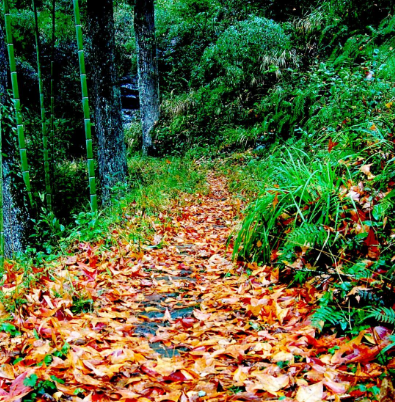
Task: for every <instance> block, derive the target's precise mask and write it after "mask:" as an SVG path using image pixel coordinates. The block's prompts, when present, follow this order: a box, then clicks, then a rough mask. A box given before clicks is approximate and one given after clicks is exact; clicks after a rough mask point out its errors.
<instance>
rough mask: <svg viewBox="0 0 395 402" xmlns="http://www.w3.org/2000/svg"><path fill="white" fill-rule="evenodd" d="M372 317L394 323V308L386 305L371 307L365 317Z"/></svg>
mask: <svg viewBox="0 0 395 402" xmlns="http://www.w3.org/2000/svg"><path fill="white" fill-rule="evenodd" d="M368 318H374V319H375V320H376V321H379V322H384V323H386V324H391V325H395V310H394V309H392V308H387V307H372V309H371V311H370V314H369V315H367V316H366V319H368Z"/></svg>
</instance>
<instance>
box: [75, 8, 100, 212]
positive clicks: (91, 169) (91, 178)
mask: <svg viewBox="0 0 395 402" xmlns="http://www.w3.org/2000/svg"><path fill="white" fill-rule="evenodd" d="M73 5H74V19H75V30H76V36H77V47H78V61H79V66H80V79H81V91H82V109H83V111H84V127H85V140H86V153H87V165H88V184H89V193H90V204H91V209H92V211H97V195H96V177H95V165H94V160H93V146H92V128H91V118H90V111H89V97H88V84H87V78H86V70H85V56H84V47H83V40H82V26H81V18H80V8H79V4H78V0H73Z"/></svg>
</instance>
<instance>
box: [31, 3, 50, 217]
mask: <svg viewBox="0 0 395 402" xmlns="http://www.w3.org/2000/svg"><path fill="white" fill-rule="evenodd" d="M33 12H34V25H35V27H34V28H35V29H34V36H35V39H36V53H37V73H38V88H39V92H40V109H41V127H42V141H43V153H44V180H45V199H46V201H47V208H48V210H49V211H52V189H51V176H50V169H49V151H48V135H47V119H46V116H45V104H44V85H43V78H42V73H41V61H40V33H39V30H38V15H37V6H36V1H35V0H33Z"/></svg>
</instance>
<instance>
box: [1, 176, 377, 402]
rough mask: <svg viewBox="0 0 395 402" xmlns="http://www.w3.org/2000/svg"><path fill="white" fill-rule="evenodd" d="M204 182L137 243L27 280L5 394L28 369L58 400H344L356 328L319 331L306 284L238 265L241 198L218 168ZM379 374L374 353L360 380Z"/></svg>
mask: <svg viewBox="0 0 395 402" xmlns="http://www.w3.org/2000/svg"><path fill="white" fill-rule="evenodd" d="M209 184H210V191H209V194H208V195H202V196H200V197H196V196H189V198H188V196H186V199H185V200H184V202H183V203H182V204H183V206H181V207H174V209H173V210H171V211H169V213H168V214H163V215H161V216H160V223H159V222H158V223H156V224H155V231H156V234H155V236H154V239H153V244H152V245H150V246H145V247H143V249H142V251H140V252H136V251H133V250H131V249H130V247H129V246H128V245H127V244H125V245H124V246H123V245H122V242H121V241H120V242H119V243H120V246H119V247H118V248H116V247H114V248H113V249H112V251H111V252H103V251H101V248H100V245H97V246H91V245H88V244H84V245H81V253H80V254H78V255H77V256H75V257H69V258H68V259H67V260H65V261H64V264H63V266H62V267H61V268H59V270H58V272H57V273H56V275H57V277H56V278H50V277H44V278H43V279H42V284H43V285H44V287H43V288H41V289H32V292H31V293H30V294H29V295H28V296H27V300H28V303H27V305H25V306H23V307H22V308H21V310H20V311H19V314H18V315H16V317H19V318H17V319H16V320H15V323H16V325H17V327H18V330H19V331H20V332H21V334H16V336H11V335H10V334H8V333H1V334H0V348H1V349H0V350H1V354H0V396H1V395H3V399H4V401H9V402H12V401H14V400H18V399H20V398H21V396H23V395H26V394H27V393H29V392H31V390H32V388H31V386H32V385H30V386H29V384H31V382H30V383H29V382H28V383H26V382H25V383H23V381H25V379H26V378H30V379H31V378H32V375H36V376H37V378H38V380H37V384H38V381H44V380H48V381H54V382H56V386H57V392H54V391H52V392H51V390H50V389H49V388H48V387H47V388H45V389H44V388H43V389H44V391H45V393H46V395H45V397H42V399H45V400H50V401H54V400H59V401H66V400H67V401H71V400H72V401H82V400H83V401H86V402H91V401H92V402H95V401H107V400H108V401H110V400H111V401H117V400H122V401H128V402H133V401H140V402H149V401H181V402H187V401H191V402H195V401H204V400H210V401H230V400H235V401H242V400H248V401H261V400H282V401H295V400H297V401H299V402H304V401H306V402H318V401H321V400H335V401H339V400H340V397H341V398H343V397H345V392H346V390H347V389H348V388H349V385H352V384H355V382H356V377H355V373H353V372H348V371H347V370H348V368H347V366H346V365H345V364H346V363H347V362H349V361H352V362H354V363H355V362H356V363H358V356H357V355H356V356H354V357H353V358H351V357H350V354H352V353H353V352H354V348H355V347H358V348H359V349H358V350H360V351H361V350H362V349H363V347H364V345H362V344H361V339H362V337H360V339H356V340H354V341H352V342H351V343H350V342H349V343H347V344H346V343H345V342H344V339H341V338H336V337H335V336H330V337H324V338H321V339H317V338H316V335H317V333H316V330H315V329H314V328H312V327H311V325H310V322H309V320H308V315H309V314H310V313H311V310H312V308H313V307H314V303H315V301H316V297H317V294H316V293H317V292H316V291H315V289H314V288H313V286H312V285H309V283H307V284H306V286H305V287H304V288H303V289H300V288H287V287H286V286H284V285H279V284H277V282H278V272H277V271H276V270H275V269H272V268H270V267H266V266H263V267H260V266H257V265H256V264H249V266H248V267H247V269H248V274H241V273H242V272H243V270H242V268H241V267H239V266H238V265H235V264H232V262H231V251H232V250H231V249H228V250H227V249H226V243H227V240H228V237H229V234H230V232H231V230H233V229H234V225H235V223H236V222H235V208H234V204H233V202H232V199H231V197H230V195H229V194H228V193H227V191H226V182H225V180H224V179H223V178H217V177H215V176H214V175H210V176H209ZM71 291H74V292H79V294H81V295H82V294H85V295H90V297H91V298H92V299H93V300H94V306H93V309H92V311H90V312H86V313H78V314H77V313H75V308H76V305H78V303H79V305H80V309H81V310H85V311H88V310H89V307H90V305H89V303H88V302H87V301H86V300H85V302H84V300H83V299H80V300H76V299H75V298H74V300H72V298H71V297H70V296H69V294H70V292H71ZM73 309H74V313H73V312H72V310H73ZM14 335H15V334H14ZM330 348H332V350H333V352H332V353H329V352H328V349H330ZM361 348H362V349H361ZM373 349H374V347H373ZM347 354H348V355H349V358H348V360H347V357H346V356H345V355H347ZM350 359H351V360H350ZM352 359H353V360H352ZM381 372H382V369H381V368H380V366H378V365H375V364H373V363H372V364H369V367H364V368H360V369H359V373H358V376H359V377H360V378H365V379H367V378H371V377H375V376H378V375H380V374H381ZM37 384H36V389H37ZM44 391H43V392H42V393H44Z"/></svg>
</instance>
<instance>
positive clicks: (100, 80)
mask: <svg viewBox="0 0 395 402" xmlns="http://www.w3.org/2000/svg"><path fill="white" fill-rule="evenodd" d="M87 5H88V14H87V17H88V29H87V32H88V36H89V38H88V44H89V48H88V49H89V53H88V62H89V66H90V71H91V77H92V100H93V108H94V117H95V128H96V138H97V142H98V163H99V175H100V183H101V189H102V202H103V204H104V205H105V204H108V203H109V201H110V196H111V193H110V189H111V188H112V187H113V186H114V185H115V184H116V183H117V182H120V181H124V180H125V177H126V173H127V164H126V146H125V140H124V133H123V126H122V106H121V92H120V88H119V82H118V79H117V68H116V64H115V37H114V33H115V29H114V16H113V2H112V0H88V2H87Z"/></svg>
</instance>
